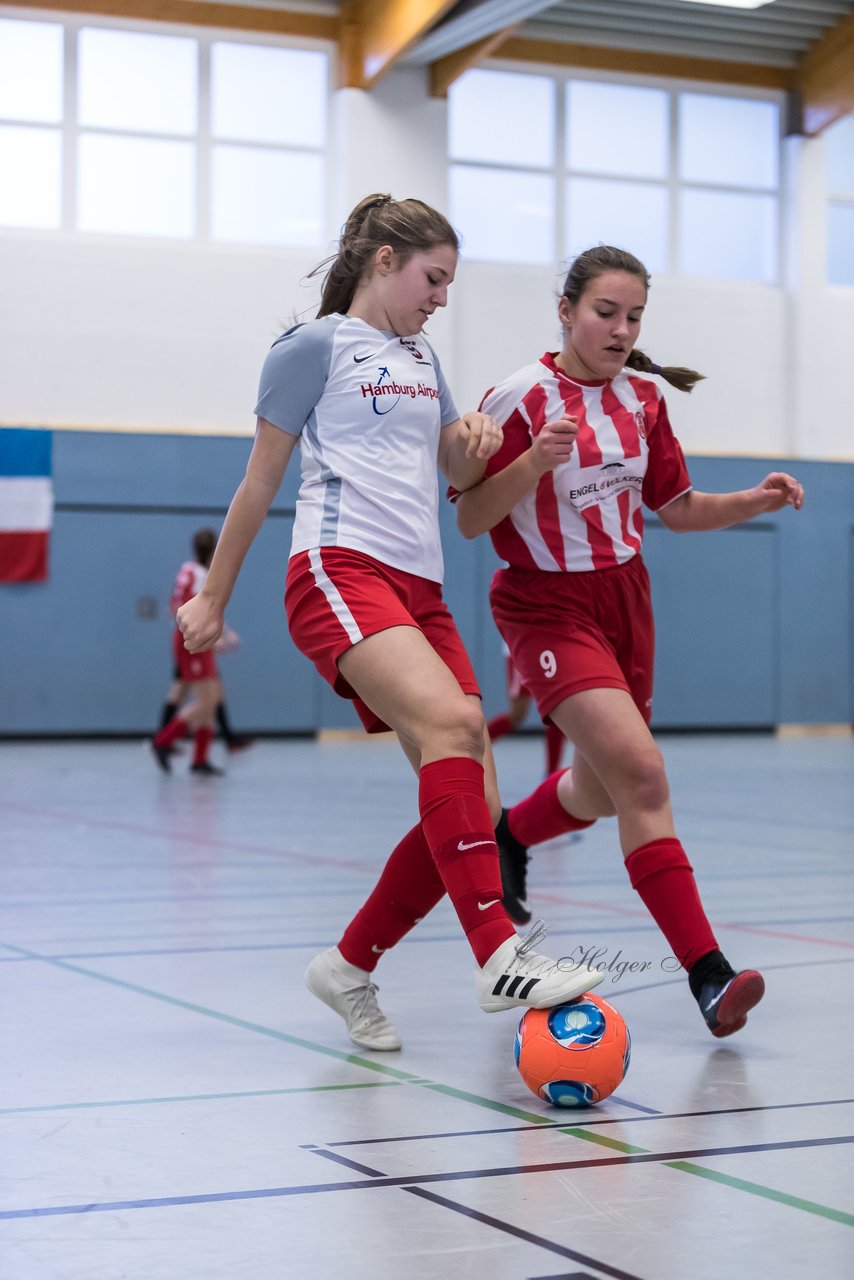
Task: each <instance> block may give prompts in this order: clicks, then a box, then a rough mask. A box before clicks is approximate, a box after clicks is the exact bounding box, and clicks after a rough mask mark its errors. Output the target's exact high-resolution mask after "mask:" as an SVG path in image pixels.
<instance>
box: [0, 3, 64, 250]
mask: <svg viewBox="0 0 854 1280" xmlns="http://www.w3.org/2000/svg"><path fill="white" fill-rule="evenodd" d="M62 58H63V29H62V26H61V25H60V24H59V23H56V22H17V21H13V20H10V19H8V18H0V175H2V179H3V180H2V181H0V226H7V227H38V228H40V229H45V230H47V229H50V228H54V227H58V226H59V225H60V223H61V220H62V131H61V129H59V128H56V127H50V126H56V125H59V124H60V122H61V120H62V95H63V75H62Z"/></svg>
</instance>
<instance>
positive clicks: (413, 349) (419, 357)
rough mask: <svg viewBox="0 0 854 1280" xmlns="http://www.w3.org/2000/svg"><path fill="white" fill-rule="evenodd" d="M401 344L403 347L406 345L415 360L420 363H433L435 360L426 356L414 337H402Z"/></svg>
mask: <svg viewBox="0 0 854 1280" xmlns="http://www.w3.org/2000/svg"><path fill="white" fill-rule="evenodd" d="M400 345H401V346H402V347H406V350H407V351H408V352H409V354H410V355H411V356H412V358H413V360H416V361H417V362H418V364H429V365H432V363H433V361H432V360H428V359H427V358H426V356H425V355H424V352H423V351H421V350H420V348H419V347H418V344H417V343H416V341H415V339H414V338H401V339H400Z"/></svg>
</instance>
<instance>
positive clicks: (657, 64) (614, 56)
mask: <svg viewBox="0 0 854 1280" xmlns="http://www.w3.org/2000/svg"><path fill="white" fill-rule="evenodd" d="M499 57H501V58H512V59H513V60H514V61H520V62H537V63H548V64H550V65H551V66H558V67H587V68H591V69H593V70H596V71H621V72H625V73H628V74H632V75H645V76H667V77H670V78H674V79H677V80H703V81H714V82H716V83H718V84H744V85H752V86H754V87H756V88H760V89H791V88H793V87H794V84H793V81H794V75H795V73H794V70H793V69H791V68H788V67H771V66H765V65H764V64H763V63H753V62H728V61H723V60H722V59H717V58H694V57H684V56H682V55H681V54H669V53H648V52H646V51H644V50H642V49H606V48H603V47H600V46H599V45H590V44H570V43H567V42H564V41H557V40H529V39H526V38H525V37H522V36H511V37H510V39H509V40H506V41H505V42H504V44H503V45H502V46H501V53H500V54H499Z"/></svg>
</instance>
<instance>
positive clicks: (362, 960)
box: [178, 195, 600, 1050]
mask: <svg viewBox="0 0 854 1280" xmlns="http://www.w3.org/2000/svg"><path fill="white" fill-rule="evenodd" d="M458 248H459V246H458V242H457V236H456V233H455V232H454V230H453V228H452V227H451V226H450V224H449V223H448V222H447V220H446V219H445V218H444V217H443V216H442V215H441V214H440V213H438V212H437V211H436V210H435V209H431V208H430V207H429V206H427V205H425V204H423V203H422V202H421V201H419V200H393V199H392V198H391V196H388V195H374V196H369V197H368V198H367V199H365V200H362V201H360V203H359V204H358V205H357V206H356V208H355V209H354V210H353V211H352V213H351V214H350V217H349V218H348V220H347V222H346V224H345V226H344V229H343V233H342V237H341V243H340V246H339V251H338V253H337V254H336V255H335V258H334V260H333V261H332V263H331V266H330V268H329V271H328V274H327V275H326V278H325V281H324V286H323V295H322V302H321V307H320V310H319V312H318V315H317V317H316V319H314V320H312V321H310V322H309V323H307V324H303V325H297V326H295V327H294V328H293V329H291V330H289V331H288V332H287V333H285V334H283V335H282V337H281V338H279V339H278V340H277V341H276V343H274V345H273V348H272V350H271V351H270V353H269V354H268V356H267V359H266V360H265V362H264V367H263V369H262V373H261V384H260V389H259V395H258V400H257V403H256V406H255V413H256V415H257V430H256V435H255V443H254V446H253V449H252V454H251V456H250V459H249V463H248V467H247V471H246V476H245V478H244V480H243V481H242V483H241V485H240V486H239V488H238V490H237V493H236V494H235V497H234V499H233V500H232V503H231V506H230V508H229V512H228V516H227V517H226V521H225V524H224V526H223V530H222V533H221V535H220V540H219V543H218V545H217V549H216V553H215V554H214V558H213V561H212V563H211V568H210V573H209V575H208V578H207V581H206V582H205V585H204V588H203V589H202V591H201V592H200V593H199V594H198V595H196V596H194V597H193V599H192V600H190V601H189V602H188V603H187V604H185V605H182V607H181V608H180V609H179V610H178V623H179V626H180V627H181V630H182V632H183V635H184V640H185V643H186V646H187V648H188V649H189V650H190V652H191V653H199V652H203V651H205V650H207V649H209V648H210V647H211V646H212V645H213V644H214V643H215V642H216V639H217V636H218V635H219V634H220V632H221V630H222V625H223V610H224V608H225V606H226V604H227V602H228V600H229V598H230V595H231V592H232V590H233V588H234V584H235V581H236V579H237V575H238V572H239V570H240V566H241V564H242V562H243V559H244V557H245V555H246V553H247V552H248V550H249V547H250V545H251V543H252V541H253V539H254V538H255V535H256V534H257V532H258V530H259V528H260V526H261V524H262V522H263V520H264V518H265V516H266V514H267V511H268V509H269V506H270V503H271V502H272V500H273V498H274V497H275V495H276V492H277V490H278V488H279V486H280V484H281V482H282V478H283V476H284V473H285V468H286V467H287V465H288V462H289V460H290V457H291V455H292V453H293V452H294V450H295V448H296V447H297V445H299V448H300V454H301V464H302V468H301V469H302V483H301V486H300V491H299V496H298V499H297V510H296V519H295V522H294V533H293V540H292V546H291V558H290V562H289V566H288V575H287V587H286V592H285V607H286V609H287V614H288V625H289V627H290V632H291V636H292V638H293V640H294V642H295V643H296V645H297V647H298V648H300V649H301V650H302V652H303V653H304V654H306V656H307V657H309V658H311V660H312V661H313V662H314V664H315V666H316V667H317V669H318V671H319V672H320V674H321V675H322V676H323V677H324V678H325V679H326V680H328V681H329V683H330V684H331V685H332V686H333V688H334V689H335V690H336V692H338V693H340V694H341V695H342V696H343V697H348V698H351V699H353V701H354V703H355V706H356V709H357V711H358V713H359V716H360V718H361V719H362V722H363V724H364V725H365V727H366V729H367V730H368V731H369V732H380V731H382V730H384V729H389V728H390V729H393V730H394V731H395V732H396V733H397V735H398V737H399V739H400V741H401V745H402V746H403V748H404V750H405V752H406V754H407V757H408V759H409V760H410V762H411V763H412V764H413V765H414V767H415V768H416V770H417V771H418V775H419V810H420V821H419V822H418V823H417V824H416V826H415V827H413V829H412V830H411V831H409V832H408V833H407V834H406V835H405V836H404V837H403V839H402V840H401V842H400V843H399V844H398V846H397V848H396V849H395V850H394V851H393V852H392V854H391V856H390V858H389V860H388V862H387V864H386V866H385V869H384V870H383V873H382V875H381V876H380V879H379V881H378V883H377V885H376V887H375V889H374V890H373V892H372V893H371V895H370V897H369V898H368V900H367V902H365V904H364V905H363V906H362V908H361V909H360V910H359V911H358V912H357V913H356V915H355V917H354V918H353V919H352V920H351V921H350V923H349V924H348V926H347V927H346V929H345V930H344V933H343V934H342V936H341V938H340V940H339V942H338V944H337V946H335V947H332V948H330V949H329V950H328V951H326V952H324V953H322V954H321V955H320V956H317V957H315V959H314V960H313V961H312V962H311V964H310V965H309V968H308V972H307V974H306V980H307V983H308V986H309V989H310V990H311V991H312V992H313V993H314V994H315V995H316V996H318V997H319V999H321V1000H323V1001H324V1002H325V1003H326V1004H328V1005H329V1006H330V1007H331V1008H333V1009H334V1010H335V1011H336V1012H337V1013H339V1014H340V1015H341V1016H342V1017H343V1018H344V1021H345V1023H346V1025H347V1030H348V1032H349V1034H350V1037H351V1039H353V1040H354V1041H355V1043H356V1044H359V1045H363V1046H364V1047H366V1048H371V1049H383V1050H393V1049H399V1048H400V1045H401V1040H400V1036H399V1034H398V1032H397V1030H396V1029H395V1027H394V1026H393V1025H392V1023H391V1022H390V1021H389V1020H388V1018H386V1016H385V1015H384V1014H383V1013H382V1011H381V1010H380V1008H379V1006H378V1004H377V1000H376V987H375V985H374V983H373V981H372V976H371V975H372V973H373V970H374V968H375V966H376V964H377V960H378V958H379V956H380V955H381V954H382V953H383V952H384V951H387V950H389V948H391V947H393V946H394V945H395V944H396V943H397V942H399V941H400V939H401V938H402V937H403V936H404V935H405V934H406V933H408V932H409V930H410V929H411V928H412V927H413V926H414V924H415V923H417V921H418V920H419V919H421V918H423V917H424V916H426V915H427V913H428V912H429V911H430V910H431V909H432V908H433V907H434V906H435V905H436V903H437V902H438V901H439V900H440V899H441V898H442V897H443V896H444V894H445V893H446V892H447V893H448V895H449V896H450V898H451V901H452V902H453V905H454V908H455V910H456V912H457V915H458V917H459V920H460V923H461V925H462V927H463V930H464V932H465V934H466V938H467V939H468V942H469V944H470V946H471V949H472V952H473V953H474V957H475V961H476V966H477V967H476V971H475V988H476V991H477V993H478V999H479V1001H480V1004H481V1007H482V1008H483V1009H484V1010H485V1011H486V1012H496V1011H498V1010H500V1009H505V1008H517V1007H519V1006H522V1005H527V1006H532V1005H536V1006H537V1007H547V1006H549V1005H554V1004H560V1003H563V1002H564V1001H565V1000H569V999H573V998H574V997H575V996H577V995H579V994H580V993H581V992H582V991H586V990H588V989H589V988H590V987H592V986H594V985H595V984H596V982H598V981H599V980H600V975H599V974H597V973H594V972H592V971H591V970H590V969H589V967H588V966H586V965H580V966H577V967H576V966H573V965H569V966H563V967H562V966H561V963H560V961H553V960H550V959H549V958H548V957H546V956H541V955H538V954H537V953H536V952H534V951H533V950H532V944H533V941H534V937H533V936H531V937H529V938H528V939H526V940H523V941H521V942H520V940H519V938H518V937H517V934H516V931H515V929H514V928H513V925H512V923H511V921H510V919H509V917H508V915H507V912H506V910H505V908H504V907H503V906H502V902H501V898H502V889H501V875H500V871H499V865H498V850H497V848H496V842H495V834H494V830H493V824H494V820H495V818H497V817H498V816H499V812H500V804H499V802H498V800H497V788H496V786H495V779H494V769H493V764H492V756H491V753H490V750H489V744H488V741H487V740H486V734H485V726H484V722H483V716H482V713H481V708H480V694H479V690H478V687H477V682H476V680H475V677H474V673H473V671H472V669H471V665H470V663H469V661H468V658H467V656H466V653H465V650H464V648H463V645H462V642H461V640H460V638H459V635H458V634H457V631H456V628H455V626H454V623H453V620H452V618H451V615H450V613H449V612H448V610H447V607H446V606H445V604H444V603H443V601H442V595H441V580H442V553H441V544H440V538H439V521H438V482H437V476H436V466H437V462H438V465H439V466H440V467H441V468H442V470H443V471H444V472H445V474H446V475H447V476H448V477H449V479H450V480H451V482H452V483H453V484H455V485H456V486H457V487H458V488H460V489H465V488H466V487H467V486H468V485H469V484H473V483H476V482H477V481H478V480H479V479H480V476H481V474H482V469H483V464H484V463H485V461H486V459H487V458H489V456H490V455H491V454H492V453H493V452H494V451H495V449H497V448H498V447H499V445H500V443H501V433H500V431H499V430H498V429H497V428H496V427H495V424H494V423H493V421H492V419H491V418H490V417H489V416H488V415H485V414H482V413H470V414H464V415H462V416H460V415H459V414H458V413H457V410H456V408H455V406H454V403H453V400H452V398H451V394H450V391H449V390H448V387H447V384H446V383H445V380H444V377H443V375H442V371H441V368H440V366H439V361H438V358H437V356H436V353H435V352H434V351H433V349H432V347H431V345H430V343H429V342H428V341H427V340H426V339H425V338H424V337H423V335H422V333H421V330H422V328H423V327H424V325H425V323H426V322H427V319H428V317H429V316H430V315H432V314H433V312H434V311H435V310H436V308H437V307H444V306H446V305H447V301H448V289H449V287H450V285H451V283H452V282H453V279H454V274H455V272H456V267H457V253H458ZM489 799H491V800H492V801H493V804H492V806H490V803H489V802H488V800H489Z"/></svg>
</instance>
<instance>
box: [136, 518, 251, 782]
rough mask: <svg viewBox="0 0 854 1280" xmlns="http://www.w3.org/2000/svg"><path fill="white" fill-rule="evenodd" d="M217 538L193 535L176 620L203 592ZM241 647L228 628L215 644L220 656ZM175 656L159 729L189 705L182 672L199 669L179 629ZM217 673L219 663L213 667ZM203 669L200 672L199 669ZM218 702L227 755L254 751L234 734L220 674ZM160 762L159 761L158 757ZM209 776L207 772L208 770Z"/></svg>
mask: <svg viewBox="0 0 854 1280" xmlns="http://www.w3.org/2000/svg"><path fill="white" fill-rule="evenodd" d="M216 539H217V535H216V533H215V531H214V530H213V529H198V530H197V531H196V532H195V533H194V534H193V553H194V557H195V558H194V559H193V560H186V561H185V562H184V563H183V564H182V565H181V568H180V569H179V571H178V577H177V579H176V580H175V586H174V587H173V589H172V596H171V599H170V601H169V610H170V613H171V614H172V617H173V618H174V617H175V615H176V613H177V612H178V610H179V609H180V607H181V605H182V604H185V603H186V601H187V600H190V599H192V597H193V596H194V595H195V594H196V593H197V592H198V591H200V590H201V587H202V583H203V579H202V577H201V571H202V570H204V571H205V572H207V569H208V567H209V566H210V562H211V556H212V555H213V553H214V548H215V547H216ZM239 644H240V637H239V636H238V635H237V632H236V631H232V629H231V627H225V629H224V630H223V634H222V635H221V637H220V638H219V640H218V641H217V644H216V652H217V653H220V654H221V653H229V652H231V650H233V649H236V648H237V647H238V645H239ZM172 656H173V671H172V681H171V683H170V685H169V690H168V692H167V694H166V701H165V702H164V704H163V709H162V711H161V714H160V729H165V728H166V726H167V725H168V724H169V723H170V722H171V721H172V720H174V719H175V717H176V716H177V715H178V713H179V711H181V709H182V707H183V705H184V703H185V702H186V701H187V695H188V693H189V692H190V690H189V686H188V684H187V682H186V681H185V679H184V677H183V676H182V674H181V673H182V671H187V670H190V669H191V668H192V667H194V666H195V667H198V663H191V662H189V661H188V659H189V657H190V655H189V654H188V653H187V650H186V649H185V648H184V637H183V636H182V635H181V631H180V628H178V627H177V626H176V627H175V630H174V632H173V635H172ZM214 668H215V669H216V663H214ZM199 669H201V668H199ZM216 681H217V702H216V711H215V713H214V714H215V718H216V723H217V726H218V728H219V731H220V733H221V735H222V737H223V740H224V741H225V745H226V749H227V750H228V752H229V753H230V754H231V753H234V752H237V751H245V750H246V748H247V747H251V746H252V744H253V743H254V741H255V739H254V738H251V737H249V736H248V735H247V734H245V733H235V731H234V729H233V728H232V726H231V720H230V718H229V714H228V709H227V707H226V703H225V690H224V688H223V684H222V678H221V677H220V675H219V673H218V672H217V675H216ZM166 751H167V759H169V758H170V757H171V756H172V755H174V754H176V751H177V748H176V746H175V744H174V742H173V743H172V744H171V745H170V746H169V747H167V748H166ZM158 759H159V757H158ZM205 772H207V770H205Z"/></svg>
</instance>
